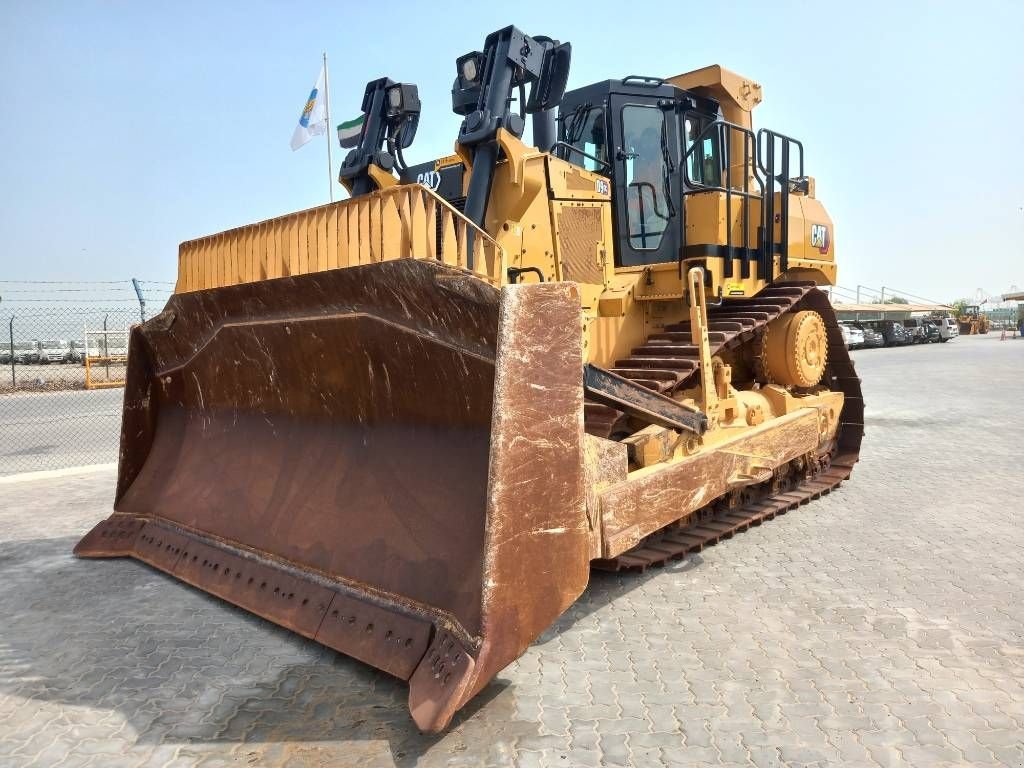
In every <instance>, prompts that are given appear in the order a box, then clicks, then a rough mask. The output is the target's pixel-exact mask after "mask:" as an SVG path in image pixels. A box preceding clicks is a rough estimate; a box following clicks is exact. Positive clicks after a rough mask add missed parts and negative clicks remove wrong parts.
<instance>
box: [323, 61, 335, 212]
mask: <svg viewBox="0 0 1024 768" xmlns="http://www.w3.org/2000/svg"><path fill="white" fill-rule="evenodd" d="M324 110H325V111H326V112H327V131H326V134H327V194H328V196H329V198H330V201H331V202H332V203H333V202H334V165H333V164H332V163H331V82H330V80H329V79H328V77H327V51H324Z"/></svg>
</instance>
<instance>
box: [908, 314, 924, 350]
mask: <svg viewBox="0 0 1024 768" xmlns="http://www.w3.org/2000/svg"><path fill="white" fill-rule="evenodd" d="M903 327H904V329H906V331H907V335H908V336H909V337H910V343H911V344H924V343H925V342H926V341H928V335H927V334H926V333H925V330H924V322H923V321H922V320H921V318H919V317H908V318H907V319H906V320H904V321H903Z"/></svg>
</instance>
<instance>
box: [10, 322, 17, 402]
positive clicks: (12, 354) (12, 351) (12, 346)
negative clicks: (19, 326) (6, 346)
mask: <svg viewBox="0 0 1024 768" xmlns="http://www.w3.org/2000/svg"><path fill="white" fill-rule="evenodd" d="M10 333H11V337H10V338H11V387H12V388H13V387H17V386H18V380H17V378H16V377H15V375H14V315H11V323H10Z"/></svg>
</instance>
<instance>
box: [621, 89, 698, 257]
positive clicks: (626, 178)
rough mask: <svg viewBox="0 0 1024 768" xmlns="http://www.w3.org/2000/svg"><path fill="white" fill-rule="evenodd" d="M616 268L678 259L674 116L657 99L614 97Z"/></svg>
mask: <svg viewBox="0 0 1024 768" xmlns="http://www.w3.org/2000/svg"><path fill="white" fill-rule="evenodd" d="M610 107H611V110H610V111H611V115H610V116H609V117H610V121H611V123H612V128H613V136H614V139H615V142H614V147H613V149H612V152H611V155H612V157H611V158H610V160H611V162H612V166H613V175H614V179H615V230H616V242H617V243H618V248H617V249H616V266H619V267H632V266H642V265H645V264H659V263H663V262H674V261H677V260H678V259H679V242H680V227H681V223H680V221H681V214H680V204H679V201H680V190H679V174H678V157H679V151H678V129H677V125H676V118H675V112H674V111H673V110H667V111H666V110H664V109H662V108H661V107H660V106H658V100H657V99H655V98H651V99H642V98H640V97H637V96H627V95H613V96H612V98H611V100H610Z"/></svg>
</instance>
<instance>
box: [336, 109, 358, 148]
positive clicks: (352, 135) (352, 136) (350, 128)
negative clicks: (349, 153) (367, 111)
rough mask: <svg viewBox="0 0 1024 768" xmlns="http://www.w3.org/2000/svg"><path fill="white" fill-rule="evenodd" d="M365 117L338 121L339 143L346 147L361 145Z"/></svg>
mask: <svg viewBox="0 0 1024 768" xmlns="http://www.w3.org/2000/svg"><path fill="white" fill-rule="evenodd" d="M363 117H364V115H359V117H357V118H355V119H353V120H349V121H348V122H345V123H338V143H339V144H341V146H342V147H344V148H345V149H351V148H352V147H357V146H359V140H360V139H361V138H362V136H363Z"/></svg>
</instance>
